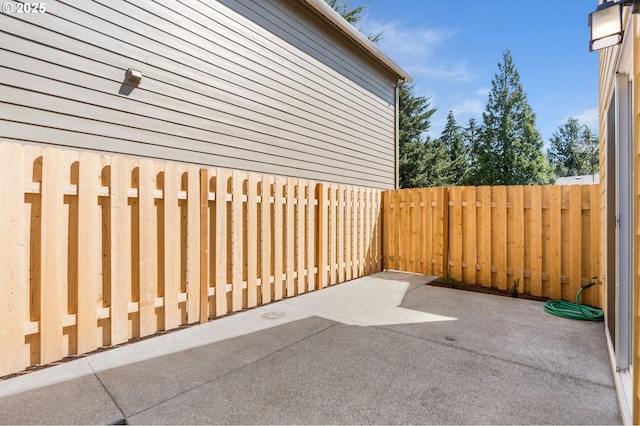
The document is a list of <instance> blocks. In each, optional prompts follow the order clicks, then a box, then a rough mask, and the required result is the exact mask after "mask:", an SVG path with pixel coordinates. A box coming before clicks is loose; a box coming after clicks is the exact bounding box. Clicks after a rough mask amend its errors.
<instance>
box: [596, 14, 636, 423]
mask: <svg viewBox="0 0 640 426" xmlns="http://www.w3.org/2000/svg"><path fill="white" fill-rule="evenodd" d="M629 9H630V8H625V10H624V13H625V15H624V22H625V25H624V26H625V27H627V24H628V25H629V26H628V27H627V28H629V29H630V31H629V30H628V31H627V32H626V33H625V36H624V44H623V45H618V46H613V47H610V48H607V49H603V50H601V51H600V52H599V102H600V115H599V118H600V186H601V206H602V207H601V221H600V225H601V235H602V236H603V238H602V239H601V245H600V253H601V261H600V268H601V270H600V272H601V277H603V278H605V279H604V283H605V286H603V287H602V296H603V297H604V296H605V295H606V294H607V291H610V292H611V291H612V290H613V289H614V288H615V285H616V283H615V280H613V279H610V278H609V279H607V273H608V272H609V271H608V270H607V261H608V258H609V257H610V256H611V252H610V250H611V247H610V246H609V247H608V245H607V239H606V232H607V230H609V232H611V231H612V229H611V225H608V224H607V222H608V219H607V217H608V216H607V208H610V209H614V211H615V206H607V201H609V202H610V201H611V191H613V190H614V187H613V186H612V182H613V181H612V180H611V179H610V175H611V173H613V171H612V170H607V164H608V163H609V157H610V156H611V147H610V142H612V141H609V139H610V137H609V136H608V135H611V134H612V132H615V131H617V129H615V128H609V126H614V123H610V121H611V120H608V117H607V115H608V108H609V105H610V103H611V102H612V98H613V96H614V90H615V78H616V71H617V68H618V67H619V66H620V61H621V57H622V50H623V46H627V45H629V46H628V47H630V49H631V57H632V63H631V64H630V65H629V67H630V69H631V70H632V71H631V74H632V75H631V77H632V80H633V81H634V83H633V91H632V93H631V96H632V100H631V108H632V111H633V119H632V123H631V124H632V128H633V139H632V146H633V153H632V155H633V166H632V167H633V175H634V182H633V183H632V194H633V204H632V205H633V214H634V222H633V229H634V235H633V252H634V257H633V261H632V262H633V265H632V268H633V274H632V276H633V283H632V286H633V298H634V300H633V308H632V311H633V312H632V316H633V332H632V337H631V338H632V342H630V343H631V346H632V352H631V353H632V355H631V358H632V363H633V376H632V385H631V387H632V389H630V393H631V399H632V401H631V406H630V407H626V406H625V404H624V402H621V408H622V410H623V415H624V416H625V417H626V418H627V419H630V420H631V422H632V423H633V424H639V423H640V351H639V349H640V303H639V297H640V222H639V219H640V116H639V114H638V112H639V111H640V83H639V82H640V23H639V19H640V18H638V15H631V14H630V13H629ZM629 20H631V23H629ZM613 183H614V182H613ZM608 228H609V229H608ZM614 249H615V247H614ZM609 294H611V293H609ZM614 294H615V293H614ZM604 308H605V310H606V305H605V307H604ZM605 315H606V313H605ZM617 384H618V386H620V383H617ZM622 393H624V392H622ZM619 394H621V390H620V389H619ZM627 409H630V411H631V412H625V411H626V410H627Z"/></svg>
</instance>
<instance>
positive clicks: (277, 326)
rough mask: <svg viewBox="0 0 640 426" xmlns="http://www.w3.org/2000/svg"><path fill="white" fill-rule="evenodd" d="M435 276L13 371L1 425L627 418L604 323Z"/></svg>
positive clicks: (289, 304)
mask: <svg viewBox="0 0 640 426" xmlns="http://www.w3.org/2000/svg"><path fill="white" fill-rule="evenodd" d="M433 278H434V277H428V276H422V275H416V274H407V273H400V272H393V271H387V272H384V273H380V274H376V275H373V276H371V277H366V278H361V279H358V280H353V281H351V282H348V283H344V284H341V285H338V286H335V287H332V288H329V289H325V290H322V291H319V292H313V293H309V294H306V295H303V296H299V297H296V298H292V299H287V300H284V301H281V302H277V303H273V304H270V305H267V306H263V307H261V308H257V309H253V310H249V311H246V312H243V313H240V314H236V315H233V316H229V317H226V318H223V319H220V320H216V321H212V322H210V323H208V324H204V325H201V326H195V327H191V328H187V329H184V330H180V331H177V332H174V333H170V334H166V335H163V336H159V337H157V338H153V339H150V340H146V341H143V342H139V343H135V344H131V345H127V346H124V347H121V348H117V349H113V350H110V351H106V352H102V353H100V354H96V355H93V356H89V357H86V358H83V359H80V360H77V361H73V362H70V363H67V364H63V365H60V366H56V367H52V368H47V369H44V370H41V371H38V372H34V373H31V374H27V375H24V376H20V377H16V378H13V379H9V380H5V381H2V382H0V412H1V413H2V414H3V415H2V416H0V423H3V424H15V423H20V424H57V423H64V424H76V423H83V424H88V423H90V424H104V423H111V422H119V421H120V422H122V421H126V422H128V423H130V424H294V423H295V424H365V423H367V424H369V423H383V424H436V423H437V424H620V423H622V419H621V417H620V412H619V408H618V401H617V396H616V391H615V388H614V384H613V379H612V374H611V367H610V362H609V358H608V353H607V349H606V339H605V333H604V326H603V324H602V323H584V322H579V321H573V320H567V319H563V318H559V317H554V316H552V315H549V314H547V313H545V312H544V311H543V310H542V306H543V304H542V303H540V302H533V301H528V300H519V299H511V298H506V297H500V296H492V295H486V294H479V293H469V292H465V291H461V290H452V289H444V288H440V287H433V286H428V285H425V283H427V282H428V281H430V280H431V279H433ZM398 305H400V306H399V307H398Z"/></svg>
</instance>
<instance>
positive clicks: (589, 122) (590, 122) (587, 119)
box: [561, 108, 600, 133]
mask: <svg viewBox="0 0 640 426" xmlns="http://www.w3.org/2000/svg"><path fill="white" fill-rule="evenodd" d="M598 114H599V112H598V108H589V109H586V110H584V111H582V112H580V113H578V114H575V115H572V116H571V117H573V118H576V119H577V120H578V121H579V122H580V124H584V125H586V126H587V127H588V128H589V129H591V131H592V132H595V133H598V132H599V130H600V126H599V124H598V123H599V119H598ZM568 119H569V117H568V116H567V117H565V119H564V121H563V122H562V123H561V124H564V123H566V122H567V120H568Z"/></svg>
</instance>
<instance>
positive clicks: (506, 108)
mask: <svg viewBox="0 0 640 426" xmlns="http://www.w3.org/2000/svg"><path fill="white" fill-rule="evenodd" d="M482 120H483V131H482V135H481V138H480V143H479V147H478V148H479V149H478V153H477V154H478V158H477V165H478V167H477V170H475V175H474V181H475V182H476V184H477V185H531V184H547V183H552V182H553V181H554V176H553V171H552V169H551V166H550V165H549V162H548V161H547V158H546V156H545V155H544V153H543V152H542V147H543V142H542V138H541V136H540V133H539V132H538V130H537V129H536V124H535V120H536V116H535V114H534V113H533V111H532V110H531V107H530V106H529V104H528V103H527V96H526V94H525V92H524V90H523V88H522V85H521V84H520V75H519V74H518V71H517V70H516V67H515V64H514V63H513V59H512V58H511V53H510V52H509V51H508V50H507V51H505V52H504V54H503V62H502V63H499V64H498V73H497V74H496V75H495V77H494V79H493V80H492V81H491V91H490V92H489V100H488V102H487V105H486V107H485V111H484V112H483V113H482Z"/></svg>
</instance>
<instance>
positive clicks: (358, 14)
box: [324, 0, 382, 43]
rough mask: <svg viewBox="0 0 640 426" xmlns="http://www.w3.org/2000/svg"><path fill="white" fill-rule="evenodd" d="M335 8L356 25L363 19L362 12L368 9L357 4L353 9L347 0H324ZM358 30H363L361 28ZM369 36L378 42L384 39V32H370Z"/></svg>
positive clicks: (371, 39)
mask: <svg viewBox="0 0 640 426" xmlns="http://www.w3.org/2000/svg"><path fill="white" fill-rule="evenodd" d="M324 1H325V2H326V3H327V4H328V5H329V6H330V7H331V8H332V9H333V10H335V11H336V12H338V14H339V15H340V16H342V17H343V18H344V20H345V21H347V22H348V23H350V24H351V25H353V26H355V24H357V23H358V22H360V21H361V20H362V12H363V11H364V10H365V9H366V7H365V6H357V7H354V8H353V9H351V8H350V7H349V2H348V1H347V0H324ZM358 31H360V32H362V30H361V29H360V28H358ZM367 38H368V39H369V40H370V41H371V42H373V43H377V42H378V41H380V40H381V39H382V33H378V34H369V35H368V36H367Z"/></svg>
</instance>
